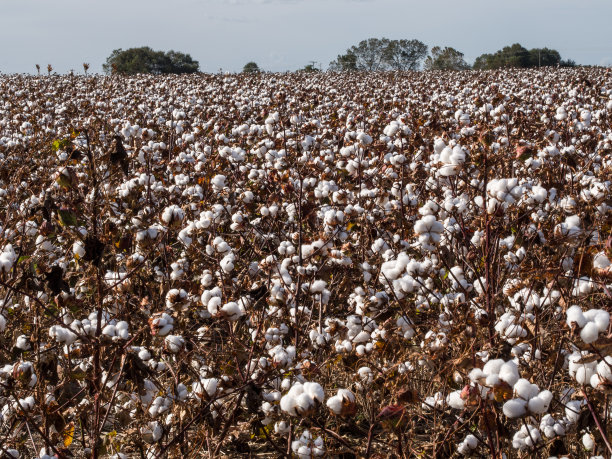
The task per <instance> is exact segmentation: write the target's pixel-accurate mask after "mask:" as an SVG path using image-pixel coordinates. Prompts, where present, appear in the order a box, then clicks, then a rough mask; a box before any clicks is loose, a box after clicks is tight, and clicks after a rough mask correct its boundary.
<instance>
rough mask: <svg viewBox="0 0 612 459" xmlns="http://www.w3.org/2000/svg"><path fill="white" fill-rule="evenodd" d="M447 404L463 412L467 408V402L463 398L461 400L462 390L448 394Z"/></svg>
mask: <svg viewBox="0 0 612 459" xmlns="http://www.w3.org/2000/svg"><path fill="white" fill-rule="evenodd" d="M446 403H448V405H449V406H450V407H451V408H454V409H456V410H462V409H463V408H464V407H465V400H463V398H461V391H460V390H455V391H453V392H451V393H450V394H448V398H447V400H446Z"/></svg>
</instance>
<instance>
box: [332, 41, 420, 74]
mask: <svg viewBox="0 0 612 459" xmlns="http://www.w3.org/2000/svg"><path fill="white" fill-rule="evenodd" d="M426 55H427V46H426V45H425V44H423V43H421V42H420V41H418V40H389V39H388V38H368V39H367V40H362V41H360V42H359V44H357V45H354V46H351V47H350V48H349V49H347V50H346V53H345V54H341V55H339V56H338V57H337V58H336V60H335V61H332V62H330V64H329V70H331V71H333V72H346V71H355V70H359V71H366V72H374V71H378V70H418V68H419V67H420V64H421V61H422V60H423V58H424V57H425V56H426Z"/></svg>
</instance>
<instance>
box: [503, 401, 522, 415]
mask: <svg viewBox="0 0 612 459" xmlns="http://www.w3.org/2000/svg"><path fill="white" fill-rule="evenodd" d="M526 405H527V402H525V400H521V399H512V400H508V401H507V402H506V403H504V407H503V411H504V414H505V415H506V416H507V417H509V418H511V419H514V418H520V417H521V416H523V415H524V414H525V413H526V412H527V410H526V409H525V406H526Z"/></svg>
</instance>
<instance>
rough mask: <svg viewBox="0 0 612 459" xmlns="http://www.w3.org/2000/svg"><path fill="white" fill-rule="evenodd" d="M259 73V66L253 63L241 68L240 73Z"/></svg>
mask: <svg viewBox="0 0 612 459" xmlns="http://www.w3.org/2000/svg"><path fill="white" fill-rule="evenodd" d="M259 72H261V70H260V68H259V66H258V65H257V64H256V63H255V62H247V63H246V64H244V67H242V73H259Z"/></svg>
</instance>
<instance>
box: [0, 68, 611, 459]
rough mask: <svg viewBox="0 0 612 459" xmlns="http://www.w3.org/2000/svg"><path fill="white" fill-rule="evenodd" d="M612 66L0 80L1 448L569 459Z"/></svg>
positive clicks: (606, 320)
mask: <svg viewBox="0 0 612 459" xmlns="http://www.w3.org/2000/svg"><path fill="white" fill-rule="evenodd" d="M611 188H612V74H610V73H609V72H608V71H607V70H605V69H596V68H593V69H586V68H576V69H547V70H529V71H521V70H517V69H511V70H505V71H498V72H439V73H438V72H422V73H420V72H415V73H363V74H361V73H354V74H352V73H346V74H334V73H327V74H323V73H320V74H299V73H296V74H261V75H197V76H172V77H162V76H139V77H132V78H127V77H119V76H109V77H102V76H86V77H82V76H75V75H66V76H48V77H31V76H20V75H15V76H2V77H0V456H2V457H6V458H41V459H43V458H44V459H49V458H66V457H72V456H75V457H85V456H86V457H92V458H96V457H111V458H130V457H138V458H165V457H295V458H300V459H306V458H324V457H330V458H333V457H339V458H357V457H372V458H374V457H376V458H385V457H391V456H393V455H395V457H436V458H445V457H451V456H452V457H461V456H465V457H491V458H512V457H558V458H562V457H567V458H570V457H571V458H578V457H595V458H608V457H610V454H612V445H611V443H610V440H609V438H610V434H611V433H612V432H611V430H612V429H611V426H610V422H611V421H612V414H611V408H612V406H611V405H610V403H611V400H610V398H609V394H610V393H611V391H612V329H611V327H610V311H611V310H612V232H611V229H612V195H611Z"/></svg>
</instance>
